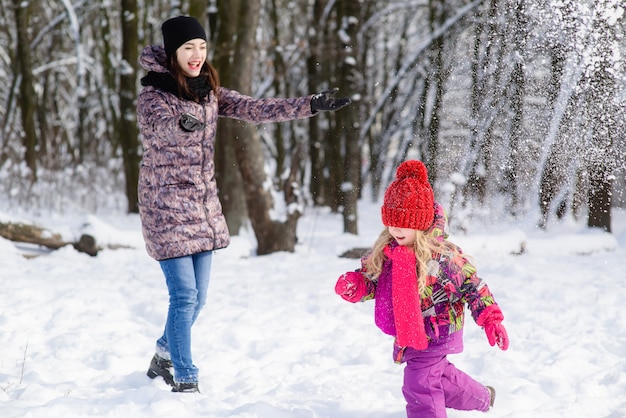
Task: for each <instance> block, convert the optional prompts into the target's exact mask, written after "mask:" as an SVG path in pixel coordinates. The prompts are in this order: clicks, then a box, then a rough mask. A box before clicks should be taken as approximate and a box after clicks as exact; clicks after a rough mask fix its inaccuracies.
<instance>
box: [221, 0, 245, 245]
mask: <svg viewBox="0 0 626 418" xmlns="http://www.w3.org/2000/svg"><path fill="white" fill-rule="evenodd" d="M240 3H241V1H240V0H230V1H224V2H222V4H220V7H219V9H218V17H217V20H218V22H219V25H217V26H219V31H218V33H217V35H216V42H215V53H214V59H213V64H214V65H215V68H216V69H217V71H218V73H219V74H220V83H221V84H222V85H223V86H225V87H230V88H235V86H236V85H235V84H234V83H236V79H237V74H236V73H235V72H234V71H233V51H235V47H236V45H235V40H236V38H237V28H238V27H239V8H240V7H241V6H240ZM237 124H239V122H238V121H235V120H231V119H220V120H219V121H218V125H217V140H216V142H215V172H216V174H215V179H216V181H217V185H218V188H219V197H220V202H221V204H222V211H223V212H224V216H225V217H226V223H227V225H228V230H229V231H230V233H231V234H232V235H238V234H239V230H240V229H241V226H242V225H244V223H245V222H246V220H247V219H248V213H247V207H246V199H245V196H244V190H243V182H242V179H241V173H240V172H239V168H238V167H237V160H236V158H235V146H236V142H235V140H234V139H235V137H236V132H235V129H236V126H237Z"/></svg>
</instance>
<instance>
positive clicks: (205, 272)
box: [156, 251, 213, 383]
mask: <svg viewBox="0 0 626 418" xmlns="http://www.w3.org/2000/svg"><path fill="white" fill-rule="evenodd" d="M212 256H213V253H212V252H211V251H206V252H202V253H198V254H193V255H188V256H185V257H177V258H170V259H167V260H162V261H160V262H159V263H160V265H161V270H163V273H164V274H165V281H166V283H167V290H168V291H169V295H170V304H169V309H168V311H167V322H166V323H165V332H164V333H163V336H162V337H161V338H159V339H158V340H157V344H156V345H157V353H158V354H159V355H160V356H161V357H164V358H166V359H167V358H170V359H171V360H172V364H173V366H174V381H175V382H177V383H183V382H187V383H188V382H198V369H197V368H196V366H195V365H194V364H193V361H192V359H191V326H192V325H193V323H194V322H195V321H196V318H198V314H199V313H200V310H201V309H202V307H203V306H204V304H205V303H206V298H207V289H208V287H209V276H210V273H211V259H212Z"/></svg>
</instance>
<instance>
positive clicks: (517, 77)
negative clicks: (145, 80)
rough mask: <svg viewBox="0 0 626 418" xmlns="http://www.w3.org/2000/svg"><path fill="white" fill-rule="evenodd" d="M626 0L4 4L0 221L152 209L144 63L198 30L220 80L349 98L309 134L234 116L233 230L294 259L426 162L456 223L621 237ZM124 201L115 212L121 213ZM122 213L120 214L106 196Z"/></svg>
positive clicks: (50, 0) (308, 127)
mask: <svg viewBox="0 0 626 418" xmlns="http://www.w3.org/2000/svg"><path fill="white" fill-rule="evenodd" d="M625 7H626V6H625V5H624V2H623V0H473V1H470V0H377V1H366V0H167V1H166V0H121V1H113V0H101V1H93V0H0V10H1V11H2V14H1V16H2V17H1V18H0V19H1V20H0V46H1V49H0V85H2V86H3V88H2V89H1V90H0V118H1V120H2V125H0V179H1V181H0V201H2V202H3V205H2V207H3V208H5V209H6V208H9V209H10V208H11V207H22V208H31V209H38V208H45V209H47V210H57V211H65V210H70V209H72V210H74V209H77V208H78V209H81V210H85V211H93V212H98V211H102V210H123V211H127V212H136V211H137V174H138V166H139V162H140V159H141V138H140V137H139V134H138V129H137V126H136V116H135V100H136V97H137V94H138V93H139V90H140V84H139V79H140V78H141V77H142V76H143V75H144V72H143V71H142V70H141V68H140V67H139V65H138V56H139V53H140V51H141V49H142V48H143V47H144V46H146V45H149V44H160V43H161V42H162V39H161V32H160V24H161V22H162V21H163V20H165V19H166V18H168V17H172V16H176V15H180V14H189V15H193V16H195V17H197V18H198V19H199V20H200V21H201V22H203V23H204V24H205V26H206V28H207V33H208V34H209V37H210V41H209V44H210V48H209V49H210V52H209V54H210V57H209V59H210V60H211V62H212V63H213V65H214V66H215V67H216V68H217V69H218V71H219V74H220V78H221V84H222V85H224V86H226V87H229V88H234V89H237V90H239V91H241V92H242V93H245V94H249V95H252V96H255V97H264V96H267V97H270V96H275V97H293V96H302V95H307V94H312V93H315V92H319V91H322V90H325V89H328V88H332V87H339V89H340V95H347V96H350V97H351V98H352V100H353V104H352V105H351V106H348V107H346V108H344V109H341V110H340V111H338V112H334V113H332V112H331V113H327V114H326V113H325V114H321V115H319V116H317V117H315V118H311V119H308V120H300V121H294V122H289V123H282V124H269V125H260V126H249V125H246V124H243V123H240V122H235V121H229V120H225V119H224V120H221V121H220V125H219V133H218V143H217V153H216V166H217V170H218V173H217V180H218V185H219V186H220V197H221V200H222V202H223V205H224V210H225V213H226V215H227V220H228V224H229V228H230V229H231V232H232V233H233V234H236V233H237V232H238V231H239V230H240V228H241V227H242V226H243V225H244V224H246V223H247V222H250V224H251V225H252V227H253V229H254V232H255V234H256V237H257V240H258V246H259V253H261V254H262V253H269V252H273V251H278V250H288V251H289V250H293V247H294V245H295V241H296V235H295V230H296V225H297V221H298V218H299V216H301V215H302V214H303V212H304V210H305V208H306V207H307V206H312V205H317V206H328V207H330V208H331V209H332V210H333V211H337V212H340V213H342V214H343V219H344V231H345V232H348V233H358V230H357V219H358V213H357V201H358V199H360V198H363V196H367V198H368V199H379V198H380V197H381V196H380V195H381V193H382V191H383V190H384V188H385V187H386V185H387V184H388V183H389V182H390V181H391V179H392V177H393V175H394V172H395V168H396V167H397V165H398V164H399V163H400V162H401V161H402V160H404V159H409V158H410V159H421V160H423V161H424V162H425V163H426V165H427V167H428V169H429V175H430V177H431V182H432V184H433V186H434V188H435V193H436V195H437V197H438V199H439V200H440V201H441V202H442V203H443V204H444V206H445V207H447V208H448V211H449V215H450V220H451V224H452V226H453V227H454V228H457V229H459V230H462V229H464V228H465V227H466V225H464V224H463V223H464V222H467V220H469V219H472V217H475V216H481V215H484V214H488V215H489V216H491V217H493V218H494V219H495V218H498V217H499V218H506V219H527V218H528V217H535V221H536V223H537V224H538V225H539V226H541V227H544V228H545V227H547V226H548V225H549V223H550V222H552V221H553V220H554V219H557V218H561V217H574V218H577V219H586V221H587V225H588V226H589V227H598V228H603V229H604V230H607V231H610V230H611V207H612V206H615V205H618V204H619V205H623V204H624V201H625V200H626V196H624V190H625V188H626V180H625V178H626V141H625V139H626V111H625V109H626V74H625V72H626V65H625V63H624V60H625V57H626V10H625ZM112 197H113V199H112ZM112 201H113V202H115V204H114V205H113V206H114V207H111V206H112V203H111V202H112Z"/></svg>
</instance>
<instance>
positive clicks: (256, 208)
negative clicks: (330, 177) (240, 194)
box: [232, 0, 300, 255]
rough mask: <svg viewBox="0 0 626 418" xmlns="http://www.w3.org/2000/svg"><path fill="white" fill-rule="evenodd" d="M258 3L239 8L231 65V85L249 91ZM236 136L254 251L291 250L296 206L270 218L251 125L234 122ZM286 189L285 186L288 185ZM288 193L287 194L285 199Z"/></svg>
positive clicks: (270, 205) (269, 197) (262, 163)
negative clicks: (255, 249) (283, 215)
mask: <svg viewBox="0 0 626 418" xmlns="http://www.w3.org/2000/svg"><path fill="white" fill-rule="evenodd" d="M260 10H261V5H260V3H259V1H258V0H252V1H246V2H245V4H241V7H240V10H239V13H240V14H239V29H238V31H237V43H236V47H235V52H234V60H233V65H232V73H233V74H234V75H235V77H233V80H232V81H233V88H235V89H236V90H238V91H240V92H241V93H244V94H251V90H252V68H253V60H254V57H255V55H256V54H255V53H254V50H255V47H256V38H255V34H256V29H257V24H258V20H259V14H260ZM233 132H234V134H235V138H236V146H235V157H236V158H237V162H238V163H239V170H240V172H241V177H242V179H243V183H244V190H245V196H246V203H247V206H248V216H249V217H250V221H251V223H252V228H253V229H254V233H255V236H256V239H257V254H259V255H263V254H269V253H273V252H276V251H291V252H293V251H294V249H295V244H296V225H297V220H298V218H299V217H300V212H299V211H298V210H294V211H288V213H286V214H285V220H284V221H282V220H278V219H272V217H271V216H270V212H271V210H272V209H273V208H274V203H273V198H272V194H271V191H270V190H267V188H266V187H265V184H266V180H267V173H266V172H265V160H264V157H263V155H264V154H263V148H262V144H261V141H260V138H259V137H258V134H257V132H256V128H255V127H253V126H246V125H244V124H243V123H238V124H236V125H234V130H233ZM287 190H288V189H287ZM287 198H288V196H286V202H287V201H288V200H287Z"/></svg>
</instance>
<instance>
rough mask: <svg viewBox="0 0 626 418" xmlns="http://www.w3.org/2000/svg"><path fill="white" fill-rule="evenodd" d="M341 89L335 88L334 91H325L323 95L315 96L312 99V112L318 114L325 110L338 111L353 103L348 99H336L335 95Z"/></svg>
mask: <svg viewBox="0 0 626 418" xmlns="http://www.w3.org/2000/svg"><path fill="white" fill-rule="evenodd" d="M338 91H339V89H338V88H337V87H335V88H334V89H332V90H325V91H323V92H321V93H317V94H314V95H313V97H311V112H313V113H317V112H319V111H323V110H337V109H341V108H342V107H344V106H347V105H349V104H350V103H352V100H350V99H349V98H347V97H343V98H341V99H336V98H335V94H337V92H338Z"/></svg>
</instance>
